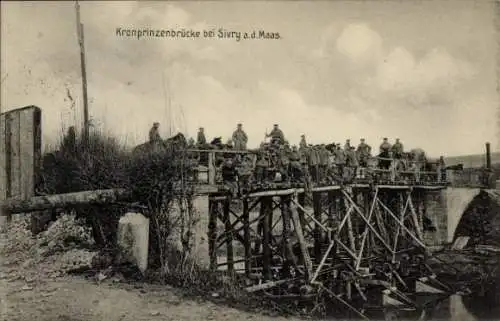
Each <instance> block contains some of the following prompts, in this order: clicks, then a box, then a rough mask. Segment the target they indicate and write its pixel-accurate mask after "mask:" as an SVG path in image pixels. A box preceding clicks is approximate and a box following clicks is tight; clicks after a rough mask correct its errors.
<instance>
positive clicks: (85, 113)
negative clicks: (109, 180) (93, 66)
mask: <svg viewBox="0 0 500 321" xmlns="http://www.w3.org/2000/svg"><path fill="white" fill-rule="evenodd" d="M75 5H76V30H77V34H78V44H79V45H80V62H81V67H82V92H83V139H84V141H85V144H87V143H88V138H89V105H88V96H87V71H86V69H85V43H84V39H83V24H82V23H81V22H80V4H79V3H78V0H76V4H75Z"/></svg>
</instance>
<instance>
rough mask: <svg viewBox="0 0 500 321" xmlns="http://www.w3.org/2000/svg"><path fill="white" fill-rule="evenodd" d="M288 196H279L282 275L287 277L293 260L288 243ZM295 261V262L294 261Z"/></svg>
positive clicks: (289, 200) (289, 231) (289, 226)
mask: <svg viewBox="0 0 500 321" xmlns="http://www.w3.org/2000/svg"><path fill="white" fill-rule="evenodd" d="M290 202H291V199H290V196H289V195H286V196H283V197H281V217H282V219H283V241H282V243H283V244H282V245H283V246H282V251H283V257H284V258H285V262H284V264H283V272H284V277H285V278H287V277H289V272H290V263H291V261H292V260H293V250H292V247H291V244H290V233H291V221H290ZM294 263H296V262H294Z"/></svg>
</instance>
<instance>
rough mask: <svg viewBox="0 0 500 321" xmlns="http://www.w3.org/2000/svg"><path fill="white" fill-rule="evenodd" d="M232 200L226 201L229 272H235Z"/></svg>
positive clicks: (225, 224) (225, 219)
mask: <svg viewBox="0 0 500 321" xmlns="http://www.w3.org/2000/svg"><path fill="white" fill-rule="evenodd" d="M230 204H231V200H230V199H229V198H226V199H225V200H224V227H225V230H226V251H227V270H228V271H229V272H230V273H232V272H234V257H233V227H232V226H231V213H230V211H229V210H230V208H229V207H230Z"/></svg>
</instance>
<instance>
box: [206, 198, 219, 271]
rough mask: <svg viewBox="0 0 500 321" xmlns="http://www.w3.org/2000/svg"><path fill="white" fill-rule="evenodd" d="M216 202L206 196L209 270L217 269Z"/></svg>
mask: <svg viewBox="0 0 500 321" xmlns="http://www.w3.org/2000/svg"><path fill="white" fill-rule="evenodd" d="M217 207H218V202H217V201H214V200H212V199H210V196H209V198H208V210H209V222H208V253H209V256H210V271H215V270H216V269H217V214H218V209H217Z"/></svg>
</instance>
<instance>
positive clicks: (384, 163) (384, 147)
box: [378, 137, 392, 169]
mask: <svg viewBox="0 0 500 321" xmlns="http://www.w3.org/2000/svg"><path fill="white" fill-rule="evenodd" d="M391 148H392V146H391V144H390V143H389V141H388V140H387V138H386V137H384V141H383V142H382V144H380V153H379V155H378V156H379V157H380V158H386V159H381V160H380V162H379V164H380V167H381V168H383V169H389V167H390V166H391V160H390V159H389V158H390V157H391V154H390V152H391Z"/></svg>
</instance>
